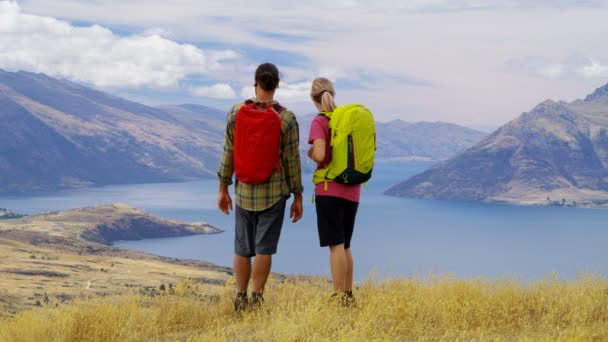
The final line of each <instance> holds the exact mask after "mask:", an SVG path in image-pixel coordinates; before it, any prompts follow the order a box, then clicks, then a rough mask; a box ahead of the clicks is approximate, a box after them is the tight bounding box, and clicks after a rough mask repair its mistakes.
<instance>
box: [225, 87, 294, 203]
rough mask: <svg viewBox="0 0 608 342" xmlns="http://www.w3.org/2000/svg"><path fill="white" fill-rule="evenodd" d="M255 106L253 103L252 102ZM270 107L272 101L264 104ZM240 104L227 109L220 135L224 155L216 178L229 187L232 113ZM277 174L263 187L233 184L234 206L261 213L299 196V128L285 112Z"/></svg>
mask: <svg viewBox="0 0 608 342" xmlns="http://www.w3.org/2000/svg"><path fill="white" fill-rule="evenodd" d="M252 100H253V101H255V102H259V101H258V100H257V99H255V98H253V99H252ZM266 103H268V104H270V105H274V104H277V103H278V102H276V101H270V102H266ZM241 105H242V103H237V104H235V105H234V106H232V108H231V109H230V112H229V113H228V117H227V123H226V132H225V134H224V153H223V155H222V159H221V161H220V167H219V170H218V172H217V176H218V178H219V179H220V182H222V183H224V184H227V185H230V184H232V175H233V173H234V159H233V158H234V157H233V153H234V123H235V119H236V113H237V112H238V111H239V109H240V108H241ZM280 144H281V146H280V157H281V170H280V171H276V170H275V172H274V174H273V175H272V176H271V177H270V179H269V180H268V182H266V183H263V184H255V185H250V184H244V183H241V182H239V181H238V179H237V180H236V184H235V186H234V193H235V197H236V205H238V206H239V207H241V208H243V209H246V210H250V211H261V210H264V209H267V208H270V207H271V206H273V205H274V204H275V203H277V202H278V201H279V200H280V199H281V197H283V196H289V195H290V193H302V192H303V191H304V187H303V186H302V171H301V168H300V151H299V149H298V144H299V127H298V121H297V120H296V117H295V115H294V114H293V112H291V111H289V110H287V109H285V110H284V111H282V112H281V140H280Z"/></svg>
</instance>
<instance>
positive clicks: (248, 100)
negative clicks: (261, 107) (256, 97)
mask: <svg viewBox="0 0 608 342" xmlns="http://www.w3.org/2000/svg"><path fill="white" fill-rule="evenodd" d="M243 103H244V104H245V105H252V104H254V103H256V102H255V101H253V100H252V99H247V100H245V102H243ZM260 103H263V102H260ZM272 108H274V110H276V111H277V113H279V114H280V113H281V112H282V111H284V110H285V109H286V108H285V107H283V106H281V105H280V104H278V103H275V104H273V105H272Z"/></svg>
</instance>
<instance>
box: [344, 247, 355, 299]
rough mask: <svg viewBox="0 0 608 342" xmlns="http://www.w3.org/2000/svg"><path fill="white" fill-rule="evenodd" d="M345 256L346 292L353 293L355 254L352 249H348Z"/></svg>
mask: <svg viewBox="0 0 608 342" xmlns="http://www.w3.org/2000/svg"><path fill="white" fill-rule="evenodd" d="M344 254H345V255H346V277H345V284H344V290H345V291H352V290H353V254H352V253H351V251H350V248H346V249H345V250H344Z"/></svg>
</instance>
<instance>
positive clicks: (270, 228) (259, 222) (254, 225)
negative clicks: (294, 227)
mask: <svg viewBox="0 0 608 342" xmlns="http://www.w3.org/2000/svg"><path fill="white" fill-rule="evenodd" d="M286 202H287V197H283V198H281V199H280V200H279V202H277V203H276V204H274V205H273V206H272V207H270V208H268V209H265V210H262V211H249V210H245V209H243V208H241V207H239V206H238V205H237V206H236V215H235V216H236V222H235V235H234V253H235V254H237V255H240V256H243V257H253V256H255V255H256V254H264V255H272V254H275V253H276V252H277V246H278V244H279V237H280V236H281V228H282V227H283V217H284V216H285V204H286Z"/></svg>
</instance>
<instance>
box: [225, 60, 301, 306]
mask: <svg viewBox="0 0 608 342" xmlns="http://www.w3.org/2000/svg"><path fill="white" fill-rule="evenodd" d="M254 80H255V85H254V86H255V93H256V97H255V98H254V99H251V100H250V101H249V105H252V106H253V107H256V106H258V107H262V104H263V105H267V106H272V107H274V108H276V109H278V110H277V111H276V112H278V113H279V114H277V113H275V112H272V110H269V111H270V112H272V113H275V115H279V116H280V137H279V144H278V145H279V146H278V152H279V157H278V159H279V160H278V165H277V167H276V168H274V167H272V165H271V175H270V178H269V179H268V180H267V181H264V182H263V183H256V184H248V183H246V182H243V181H242V180H243V179H245V178H244V177H239V169H238V167H237V170H236V171H237V172H236V176H237V177H236V178H237V180H236V183H235V199H236V212H235V216H236V217H235V221H236V222H235V241H234V253H235V256H234V272H235V278H236V298H235V300H234V308H235V310H236V311H241V310H243V309H245V308H247V307H249V306H251V307H255V306H258V305H260V304H261V303H262V302H263V300H264V299H263V293H264V287H265V285H266V281H267V279H268V275H269V274H270V269H271V264H272V255H273V254H275V253H276V251H277V245H278V241H279V235H280V233H281V228H282V225H283V218H284V213H285V206H286V200H287V198H289V196H290V194H292V193H293V194H294V200H293V203H292V205H291V208H290V215H289V217H290V218H291V219H292V222H297V221H298V220H299V219H300V218H301V217H302V191H303V187H302V177H301V169H300V153H299V149H298V144H299V128H298V122H297V120H296V118H295V116H294V114H293V113H292V112H291V111H289V110H286V109H285V108H283V107H281V106H280V105H279V104H278V102H277V101H275V100H274V93H275V91H276V89H277V88H278V86H279V71H278V69H277V67H276V66H275V65H273V64H271V63H264V64H261V65H260V66H259V67H258V68H257V70H256V72H255V78H254ZM244 105H245V104H242V103H239V104H236V105H234V106H233V107H232V109H231V110H230V112H229V114H228V118H227V124H226V133H225V136H224V153H223V155H222V159H221V163H220V167H219V170H218V178H219V179H220V188H219V197H218V208H219V209H220V210H221V211H222V212H224V213H225V214H229V213H230V211H231V210H232V199H231V197H230V194H229V192H228V186H229V185H231V184H232V175H233V173H234V172H235V138H240V139H241V141H242V140H243V139H246V138H247V137H239V136H238V133H237V137H235V126H237V120H239V116H238V115H237V114H239V113H243V111H241V109H242V107H243V106H244ZM262 108H263V107H262ZM240 118H241V119H242V120H244V118H245V115H244V114H241V117H240ZM240 125H241V127H243V126H244V125H245V124H244V123H243V122H242V121H241V123H240ZM240 132H243V131H242V130H241V131H240ZM272 133H273V132H272V131H268V132H264V134H263V135H264V136H268V135H272ZM248 144H249V145H252V144H253V145H255V140H249V143H248ZM237 146H240V145H239V144H237ZM249 147H250V148H251V149H250V150H249V151H253V152H255V151H258V150H260V149H262V148H266V147H267V146H249ZM243 157H246V156H243V154H242V155H240V156H239V155H238V154H237V156H236V158H243ZM249 157H251V156H250V155H249ZM237 162H238V160H237ZM245 166H246V167H247V165H245ZM241 172H242V173H245V172H247V170H243V168H241ZM252 257H255V259H254V262H253V267H252V265H251V258H252ZM250 278H251V279H252V287H253V288H252V297H251V300H249V298H248V297H247V288H248V284H249V279H250Z"/></svg>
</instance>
